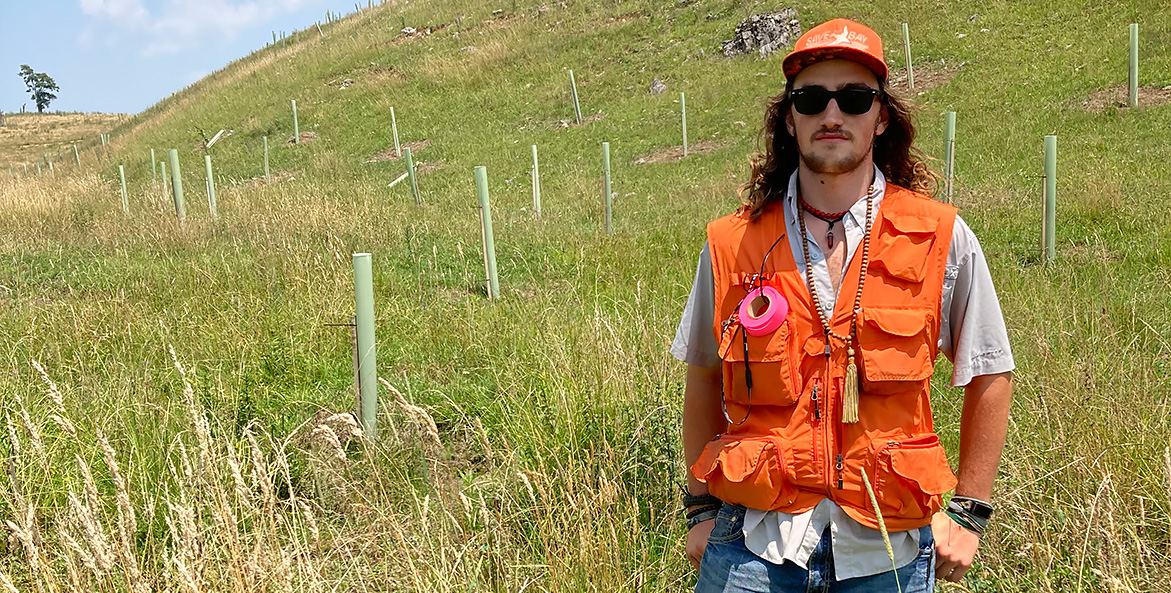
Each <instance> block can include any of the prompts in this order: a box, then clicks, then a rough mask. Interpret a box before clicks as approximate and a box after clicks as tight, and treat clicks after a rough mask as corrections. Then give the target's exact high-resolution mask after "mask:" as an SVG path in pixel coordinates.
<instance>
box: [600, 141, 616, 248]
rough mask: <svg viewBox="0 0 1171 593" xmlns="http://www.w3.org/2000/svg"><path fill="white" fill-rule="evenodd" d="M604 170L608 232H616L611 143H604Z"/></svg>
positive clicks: (609, 233)
mask: <svg viewBox="0 0 1171 593" xmlns="http://www.w3.org/2000/svg"><path fill="white" fill-rule="evenodd" d="M602 171H603V173H604V174H603V184H602V185H603V188H602V191H603V192H605V195H604V198H605V202H606V234H607V235H613V234H614V216H613V214H612V211H611V198H610V143H609V142H603V143H602Z"/></svg>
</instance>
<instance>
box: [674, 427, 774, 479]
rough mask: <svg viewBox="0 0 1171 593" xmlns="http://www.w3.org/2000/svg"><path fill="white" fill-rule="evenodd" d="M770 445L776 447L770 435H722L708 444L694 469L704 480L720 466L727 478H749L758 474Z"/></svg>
mask: <svg viewBox="0 0 1171 593" xmlns="http://www.w3.org/2000/svg"><path fill="white" fill-rule="evenodd" d="M770 448H772V449H774V450H775V446H774V445H773V442H772V440H771V439H769V438H767V437H761V438H748V439H746V438H743V437H727V436H725V437H721V438H719V439H716V440H714V441H712V442H710V443H708V444H707V446H706V447H704V449H703V454H702V455H700V456H699V460H698V461H696V462H695V466H693V467H692V470H693V472H694V473H695V476H696V478H699V479H701V480H702V479H703V478H704V477H710V476H711V475H712V474H713V473H715V472H716V471H717V469H718V470H719V471H720V473H721V474H722V478H723V479H725V480H728V481H732V482H742V481H744V478H745V477H747V476H750V475H752V474H753V473H756V470H757V468H758V467H759V466H760V464H761V460H762V458H764V457H765V455H764V453H765V452H766V450H767V449H770ZM774 457H775V456H774ZM766 463H767V461H766ZM717 466H718V467H717Z"/></svg>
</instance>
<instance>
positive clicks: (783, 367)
mask: <svg viewBox="0 0 1171 593" xmlns="http://www.w3.org/2000/svg"><path fill="white" fill-rule="evenodd" d="M745 335H747V334H746V332H745V331H744V327H743V326H741V325H740V324H739V323H732V324H729V325H728V327H727V328H725V329H724V333H723V336H722V337H721V339H720V358H721V359H723V361H724V397H726V398H728V401H732V402H735V403H738V404H742V405H747V404H748V403H752V404H753V405H757V404H760V405H773V406H790V405H793V404H794V403H796V402H797V398H798V396H799V392H798V390H797V385H800V381H799V379H798V374H797V366H796V364H795V359H794V357H793V355H792V354H791V353H794V352H797V346H796V335H795V334H794V332H793V322H792V320H790V319H786V320H785V322H784V323H782V324H781V327H779V328H777V330H776V331H774V332H772V333H771V334H768V335H764V336H752V335H748V360H747V363H748V364H747V369H748V370H750V371H751V373H752V394H751V397H752V399H751V402H749V389H748V382H747V377H746V373H745V368H746V365H745V356H744V337H745Z"/></svg>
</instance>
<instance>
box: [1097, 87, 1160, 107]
mask: <svg viewBox="0 0 1171 593" xmlns="http://www.w3.org/2000/svg"><path fill="white" fill-rule="evenodd" d="M1129 95H1130V88H1129V87H1125V86H1114V87H1109V88H1104V89H1098V90H1096V91H1094V92H1092V93H1090V96H1089V97H1086V100H1084V101H1082V104H1081V108H1082V111H1087V112H1090V113H1101V112H1103V111H1105V110H1106V109H1107V108H1109V107H1119V108H1122V109H1126V108H1127V106H1126V100H1127V98H1128V97H1129ZM1165 103H1171V86H1165V87H1157V86H1140V87H1138V106H1139V107H1155V106H1158V105H1163V104H1165Z"/></svg>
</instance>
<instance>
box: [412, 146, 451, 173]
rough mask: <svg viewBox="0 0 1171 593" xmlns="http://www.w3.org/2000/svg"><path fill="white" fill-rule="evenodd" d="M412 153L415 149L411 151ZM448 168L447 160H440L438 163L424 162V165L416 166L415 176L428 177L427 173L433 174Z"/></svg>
mask: <svg viewBox="0 0 1171 593" xmlns="http://www.w3.org/2000/svg"><path fill="white" fill-rule="evenodd" d="M411 152H412V153H413V152H414V149H411ZM446 166H447V159H439V160H437V161H426V162H422V163H419V164H418V165H416V166H415V174H416V175H426V174H427V173H433V172H435V171H438V170H440V169H442V168H444V167H446Z"/></svg>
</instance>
